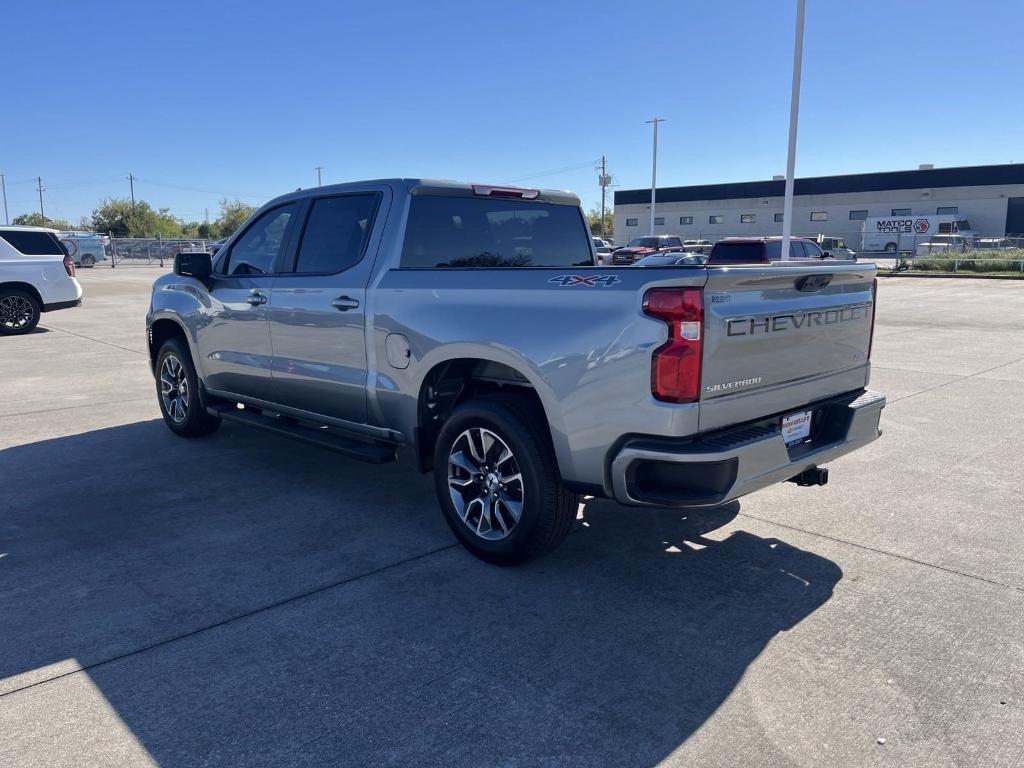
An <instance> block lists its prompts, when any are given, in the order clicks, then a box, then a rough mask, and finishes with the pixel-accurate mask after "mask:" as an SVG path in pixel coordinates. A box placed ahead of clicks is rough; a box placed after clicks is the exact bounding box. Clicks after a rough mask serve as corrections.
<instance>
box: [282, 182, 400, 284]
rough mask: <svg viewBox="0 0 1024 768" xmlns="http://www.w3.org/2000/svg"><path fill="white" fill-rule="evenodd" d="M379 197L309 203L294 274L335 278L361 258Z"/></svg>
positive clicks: (339, 197)
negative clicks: (327, 275) (328, 275)
mask: <svg viewBox="0 0 1024 768" xmlns="http://www.w3.org/2000/svg"><path fill="white" fill-rule="evenodd" d="M379 199H380V195H377V194H365V195H339V196H336V197H321V198H319V199H317V200H314V201H313V206H312V208H311V209H310V212H309V218H308V219H307V220H306V229H305V231H303V233H302V242H301V243H300V244H299V255H298V260H297V261H296V264H295V271H296V272H298V273H300V274H335V273H337V272H342V271H344V270H346V269H348V268H349V267H351V266H353V265H354V264H356V263H357V262H358V261H359V260H360V259H362V258H363V251H365V250H366V242H367V241H368V240H369V239H370V230H371V229H372V228H373V217H374V213H375V212H376V210H377V202H378V200H379Z"/></svg>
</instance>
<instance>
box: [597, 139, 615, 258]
mask: <svg viewBox="0 0 1024 768" xmlns="http://www.w3.org/2000/svg"><path fill="white" fill-rule="evenodd" d="M597 183H598V184H600V185H601V237H602V238H604V235H605V231H604V211H605V204H604V200H605V192H606V191H607V189H608V187H610V186H611V185H612V177H611V176H609V175H608V168H607V165H606V160H605V156H604V155H601V175H600V176H598V178H597Z"/></svg>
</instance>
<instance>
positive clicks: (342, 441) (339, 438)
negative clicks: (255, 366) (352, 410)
mask: <svg viewBox="0 0 1024 768" xmlns="http://www.w3.org/2000/svg"><path fill="white" fill-rule="evenodd" d="M206 410H207V411H208V412H209V413H210V414H211V415H213V416H219V417H220V418H221V419H223V420H224V421H230V422H233V423H235V424H244V425H246V426H247V427H256V429H262V430H263V431H264V432H273V433H274V434H275V435H281V436H282V437H289V438H291V439H292V440H298V441H299V442H302V443H308V444H309V445H315V446H317V447H318V448H325V449H327V450H328V451H334V452H335V453H341V454H344V455H345V456H349V457H351V458H353V459H359V460H360V461H368V462H370V463H371V464H386V463H388V462H389V461H394V460H395V446H394V445H393V444H391V443H382V442H369V441H367V442H364V441H362V440H354V439H352V438H351V437H348V436H346V435H343V434H341V433H340V432H338V431H337V430H335V429H332V428H331V427H322V428H319V429H318V428H316V427H313V426H309V425H307V424H305V423H303V422H300V421H296V420H294V419H291V418H289V417H286V416H276V415H274V416H270V415H267V414H265V413H263V412H261V411H257V410H255V409H252V408H238V407H236V406H227V405H212V406H210V407H209V408H207V409H206Z"/></svg>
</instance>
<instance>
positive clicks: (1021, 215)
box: [615, 163, 1024, 249]
mask: <svg viewBox="0 0 1024 768" xmlns="http://www.w3.org/2000/svg"><path fill="white" fill-rule="evenodd" d="M784 187H785V181H784V180H783V179H782V178H781V177H776V178H775V179H772V180H771V181H747V182H739V183H733V184H701V185H698V186H692V187H662V188H659V189H658V190H657V196H656V200H655V210H654V215H655V219H654V223H655V226H654V229H655V233H656V234H663V233H664V234H672V235H682V236H683V237H685V238H694V239H704V238H706V239H708V240H716V239H720V238H722V237H726V236H729V235H747V236H753V235H778V234H781V233H782V198H783V193H784ZM935 214H961V215H964V216H966V217H967V218H968V219H969V220H970V223H971V225H972V226H973V228H974V229H975V230H976V231H977V232H979V233H981V234H982V235H983V236H1002V235H1004V234H1010V235H1021V234H1024V164H1021V163H1016V164H1007V165H975V166H964V167H959V168H932V167H931V166H921V167H920V168H919V169H918V170H916V171H889V172H885V173H858V174H851V175H846V176H817V177H811V178H803V179H796V183H795V187H794V195H793V234H794V235H816V234H827V235H833V236H838V237H843V238H845V239H846V242H847V245H849V246H850V247H851V248H854V249H857V248H860V246H861V235H862V231H863V225H862V223H861V222H862V221H863V220H864V219H866V218H868V217H869V216H872V217H873V216H915V215H935ZM650 217H651V190H650V188H647V189H627V190H619V191H616V193H615V242H616V243H619V244H624V243H626V242H628V241H629V240H631V239H632V238H634V237H636V236H638V235H646V234H649V233H650V226H651V219H650Z"/></svg>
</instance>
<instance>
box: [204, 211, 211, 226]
mask: <svg viewBox="0 0 1024 768" xmlns="http://www.w3.org/2000/svg"><path fill="white" fill-rule="evenodd" d="M203 221H205V222H206V225H207V226H209V225H210V209H209V208H203Z"/></svg>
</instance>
